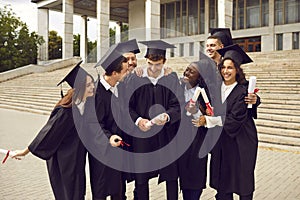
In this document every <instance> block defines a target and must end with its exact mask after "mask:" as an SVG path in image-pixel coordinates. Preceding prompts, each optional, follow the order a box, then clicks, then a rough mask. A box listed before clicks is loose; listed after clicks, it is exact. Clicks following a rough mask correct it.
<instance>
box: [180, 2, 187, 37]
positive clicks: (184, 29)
mask: <svg viewBox="0 0 300 200" xmlns="http://www.w3.org/2000/svg"><path fill="white" fill-rule="evenodd" d="M181 6H182V33H183V34H184V35H187V25H188V24H187V12H186V0H182V3H181Z"/></svg>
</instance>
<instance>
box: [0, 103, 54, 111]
mask: <svg viewBox="0 0 300 200" xmlns="http://www.w3.org/2000/svg"><path fill="white" fill-rule="evenodd" d="M0 105H8V106H16V107H24V108H29V109H34V110H43V111H51V110H52V109H53V108H54V106H55V104H47V105H45V104H39V103H37V105H35V104H28V103H22V102H18V101H17V102H16V101H6V102H5V103H2V102H0Z"/></svg>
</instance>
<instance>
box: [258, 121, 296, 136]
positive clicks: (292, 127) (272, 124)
mask: <svg viewBox="0 0 300 200" xmlns="http://www.w3.org/2000/svg"><path fill="white" fill-rule="evenodd" d="M255 123H256V125H257V126H260V127H266V128H272V129H273V130H274V129H278V130H274V131H276V134H279V135H281V134H282V135H289V136H291V135H290V134H293V135H292V136H294V137H297V136H298V137H300V127H299V123H295V122H282V121H274V120H265V119H257V120H256V121H255ZM287 130H288V131H291V132H290V133H289V132H287V133H285V131H287ZM272 134H273V133H272ZM274 134H275V133H274Z"/></svg>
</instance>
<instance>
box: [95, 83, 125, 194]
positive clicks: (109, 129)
mask: <svg viewBox="0 0 300 200" xmlns="http://www.w3.org/2000/svg"><path fill="white" fill-rule="evenodd" d="M112 98H114V99H113V101H114V102H115V103H114V105H113V106H111V101H112ZM117 101H118V98H116V97H115V96H114V95H113V94H112V92H111V91H110V90H106V89H105V88H104V86H103V85H102V84H101V82H100V81H98V84H97V90H96V96H95V109H96V115H97V119H98V122H99V124H100V126H101V128H102V130H103V132H104V134H105V135H106V136H107V138H110V136H111V135H115V134H117V135H118V133H119V132H120V131H119V129H118V127H117V125H116V123H115V119H114V118H115V117H118V116H114V115H113V114H112V109H118V108H119V104H118V103H117ZM94 131H96V130H94ZM107 148H114V147H111V146H110V145H109V144H108V146H107ZM116 159H118V160H120V159H121V158H116ZM120 162H122V161H121V160H120ZM89 167H90V182H91V188H92V193H93V197H94V198H105V197H107V196H109V195H116V194H120V192H121V191H120V189H121V172H120V171H118V170H115V169H112V168H111V167H109V166H106V165H105V164H103V163H102V162H100V161H98V160H97V159H96V158H95V157H94V156H93V155H91V154H90V153H89Z"/></svg>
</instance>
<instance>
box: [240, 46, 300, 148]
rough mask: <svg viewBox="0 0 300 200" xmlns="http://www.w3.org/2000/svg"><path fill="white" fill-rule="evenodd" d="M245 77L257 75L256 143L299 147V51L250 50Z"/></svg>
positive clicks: (245, 67)
mask: <svg viewBox="0 0 300 200" xmlns="http://www.w3.org/2000/svg"><path fill="white" fill-rule="evenodd" d="M249 55H250V57H251V58H252V59H253V60H254V63H252V64H248V65H245V66H244V67H243V68H244V71H245V73H246V74H247V76H248V77H249V76H252V75H253V76H256V77H257V86H258V88H259V89H260V91H259V93H258V94H259V96H260V97H261V102H262V103H261V105H260V106H259V108H258V119H257V120H256V125H257V129H258V132H259V140H260V142H264V143H269V144H280V145H288V146H295V147H300V67H299V66H300V51H299V50H294V51H281V52H270V53H250V54H249Z"/></svg>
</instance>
